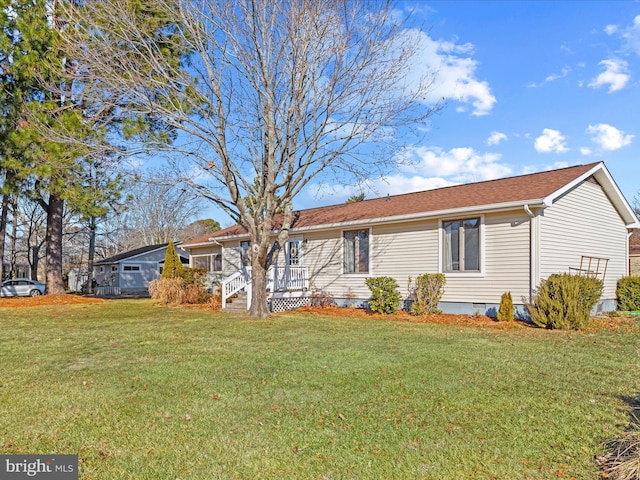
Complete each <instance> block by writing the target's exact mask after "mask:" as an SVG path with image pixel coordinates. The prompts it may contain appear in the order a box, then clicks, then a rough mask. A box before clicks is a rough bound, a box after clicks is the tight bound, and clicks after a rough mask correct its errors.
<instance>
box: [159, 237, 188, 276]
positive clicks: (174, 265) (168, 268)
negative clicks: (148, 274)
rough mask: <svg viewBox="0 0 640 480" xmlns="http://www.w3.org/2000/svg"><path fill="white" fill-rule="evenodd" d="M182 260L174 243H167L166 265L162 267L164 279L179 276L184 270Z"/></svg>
mask: <svg viewBox="0 0 640 480" xmlns="http://www.w3.org/2000/svg"><path fill="white" fill-rule="evenodd" d="M182 269H183V267H182V262H181V261H180V256H179V255H178V252H176V249H175V247H174V245H173V242H169V245H167V253H166V254H165V256H164V267H163V269H162V279H163V280H165V279H170V278H179V277H180V273H181V272H182Z"/></svg>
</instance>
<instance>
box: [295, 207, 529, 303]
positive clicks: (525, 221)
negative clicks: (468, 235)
mask: <svg viewBox="0 0 640 480" xmlns="http://www.w3.org/2000/svg"><path fill="white" fill-rule="evenodd" d="M365 228H366V227H365ZM483 231H484V250H483V252H482V254H483V255H484V267H485V270H484V272H483V275H480V276H479V275H478V274H471V275H465V274H458V275H448V276H447V285H446V288H445V294H444V297H443V301H448V302H473V303H499V302H500V296H501V295H502V294H503V293H504V292H506V291H511V292H512V295H513V297H514V301H515V302H516V303H521V299H520V297H523V296H528V295H529V217H528V216H527V215H526V214H525V213H524V211H522V212H511V213H502V214H493V215H487V216H486V217H485V226H484V230H483ZM342 234H343V230H338V229H335V230H331V231H330V232H327V231H325V232H316V233H312V234H305V239H307V244H306V245H305V250H304V264H305V265H306V266H307V267H309V271H310V275H311V277H312V278H311V285H312V288H314V287H315V288H316V289H317V288H320V289H322V290H323V291H325V292H327V293H330V294H331V295H332V296H334V297H336V298H344V297H347V296H349V295H355V296H356V297H357V298H360V299H366V298H368V297H369V295H370V292H369V289H368V288H367V286H366V285H365V279H366V278H368V277H380V276H391V277H393V278H395V280H396V281H397V282H398V286H399V288H400V293H401V294H402V297H403V298H406V297H407V295H408V289H407V284H408V278H409V277H412V278H413V279H415V278H416V277H417V276H418V275H422V274H425V273H437V272H438V268H439V267H438V264H439V255H441V253H440V239H439V235H440V230H439V222H438V221H437V220H422V221H414V222H403V223H394V224H387V225H375V226H373V227H371V235H370V263H369V267H370V271H369V274H345V273H343V268H342Z"/></svg>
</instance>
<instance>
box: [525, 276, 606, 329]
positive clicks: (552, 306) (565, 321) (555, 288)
mask: <svg viewBox="0 0 640 480" xmlns="http://www.w3.org/2000/svg"><path fill="white" fill-rule="evenodd" d="M601 295H602V280H599V279H597V278H593V277H583V276H580V275H571V274H568V273H563V274H554V275H551V276H550V277H549V278H547V279H546V280H543V281H542V282H541V283H540V286H539V287H538V290H537V292H536V294H535V295H534V298H533V304H532V305H527V309H528V310H529V315H531V319H532V320H533V322H534V323H535V324H536V325H538V326H539V327H544V328H548V329H553V328H560V329H569V328H573V329H579V328H583V327H584V326H586V324H587V323H588V322H589V317H590V313H591V309H592V308H593V307H594V306H595V305H596V303H598V300H599V299H600V296H601Z"/></svg>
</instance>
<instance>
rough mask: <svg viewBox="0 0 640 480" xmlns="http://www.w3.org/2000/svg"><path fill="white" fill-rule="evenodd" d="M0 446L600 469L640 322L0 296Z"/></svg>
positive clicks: (215, 469) (198, 464)
mask: <svg viewBox="0 0 640 480" xmlns="http://www.w3.org/2000/svg"><path fill="white" fill-rule="evenodd" d="M0 326H1V328H2V330H1V334H0V453H2V454H18V453H32V454H43V453H58V454H63V453H77V454H78V455H79V457H80V459H81V460H80V461H81V471H80V478H81V479H108V480H112V479H177V478H179V479H182V480H185V479H203V480H209V479H233V478H239V479H262V478H277V479H281V478H285V479H287V478H288V479H376V480H378V479H419V478H424V479H434V480H436V479H437V480H443V479H494V478H495V479H557V478H558V477H559V476H564V477H566V478H571V477H573V478H577V479H596V478H598V477H599V475H598V467H597V465H596V463H595V460H594V458H595V457H596V456H597V455H598V454H600V453H602V451H603V448H604V447H603V442H604V441H605V440H608V439H611V438H613V437H615V436H617V435H618V434H620V433H621V432H622V431H623V430H624V429H625V428H626V426H627V425H628V422H629V417H628V410H629V405H628V402H629V399H630V398H633V397H636V396H638V394H639V392H640V365H639V364H640V362H639V359H640V335H639V333H640V328H639V327H638V326H637V325H636V326H635V327H632V328H627V329H620V330H619V331H611V330H594V331H590V332H557V331H546V330H542V329H507V330H502V329H491V328H471V327H460V326H452V325H432V324H417V323H408V322H397V321H391V320H390V321H381V320H372V319H356V318H351V319H350V318H330V317H321V316H312V315H304V314H280V315H277V316H274V317H273V318H271V319H269V320H266V321H265V320H261V321H259V320H252V319H247V318H242V317H235V316H234V317H231V316H225V315H223V314H212V313H209V312H204V311H197V310H190V309H179V308H163V307H157V306H154V305H153V303H152V302H151V301H148V300H118V301H110V302H106V303H102V304H91V305H70V306H50V307H33V308H16V309H9V308H3V307H2V303H1V302H0Z"/></svg>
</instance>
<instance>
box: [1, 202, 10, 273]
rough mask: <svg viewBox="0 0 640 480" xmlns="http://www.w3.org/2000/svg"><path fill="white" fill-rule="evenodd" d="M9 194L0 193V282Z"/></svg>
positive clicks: (2, 271)
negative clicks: (0, 204)
mask: <svg viewBox="0 0 640 480" xmlns="http://www.w3.org/2000/svg"><path fill="white" fill-rule="evenodd" d="M8 214H9V194H8V193H5V194H4V195H2V211H1V212H0V282H1V281H2V280H3V279H4V241H5V238H6V236H7V218H8V217H9V215H8Z"/></svg>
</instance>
